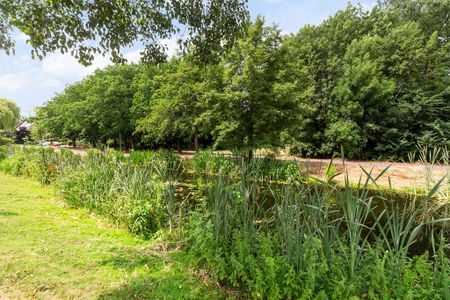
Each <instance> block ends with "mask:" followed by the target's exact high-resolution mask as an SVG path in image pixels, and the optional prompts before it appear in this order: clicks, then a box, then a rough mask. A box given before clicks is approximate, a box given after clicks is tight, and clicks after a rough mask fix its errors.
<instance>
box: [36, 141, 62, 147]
mask: <svg viewBox="0 0 450 300" xmlns="http://www.w3.org/2000/svg"><path fill="white" fill-rule="evenodd" d="M41 145H42V146H50V147H59V146H61V143H60V142H42V143H41Z"/></svg>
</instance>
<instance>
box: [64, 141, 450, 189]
mask: <svg viewBox="0 0 450 300" xmlns="http://www.w3.org/2000/svg"><path fill="white" fill-rule="evenodd" d="M69 149H71V150H72V151H73V152H75V153H77V154H80V155H84V154H85V153H86V150H85V149H83V148H69ZM217 153H218V154H220V155H225V156H228V155H231V153H230V152H228V151H217ZM194 154H195V152H194V151H183V152H182V153H181V156H182V158H183V159H184V160H190V159H192V157H193V156H194ZM278 158H279V159H283V160H296V161H299V162H301V163H302V164H304V167H305V170H307V172H308V173H309V174H310V175H311V176H314V177H317V178H323V175H324V171H325V169H326V167H327V165H328V164H329V163H330V160H329V159H308V158H299V157H294V156H287V155H282V156H279V157H278ZM333 164H334V166H335V167H336V170H337V172H339V173H342V174H341V175H339V176H338V177H337V178H336V179H337V180H340V181H343V180H344V174H346V173H347V174H348V177H349V179H350V181H351V182H352V183H355V184H357V183H358V181H359V180H360V178H361V181H364V180H366V178H367V175H366V174H365V172H364V171H363V169H364V170H365V171H366V172H368V173H371V176H372V177H373V178H375V177H377V176H378V175H379V174H380V173H381V172H383V170H385V169H386V168H388V169H387V171H386V172H385V173H384V174H383V175H382V176H381V177H380V178H379V179H378V180H377V184H379V185H382V186H385V187H388V186H389V181H390V182H391V185H392V186H393V187H395V188H396V189H414V188H426V187H427V185H428V186H430V185H431V186H433V185H434V184H435V183H436V182H437V181H439V180H440V179H441V178H443V177H444V176H446V175H448V174H450V166H443V165H429V164H421V163H399V162H396V163H390V162H372V161H349V160H346V161H345V162H343V161H342V160H340V159H335V160H334V161H333ZM444 182H445V181H444Z"/></svg>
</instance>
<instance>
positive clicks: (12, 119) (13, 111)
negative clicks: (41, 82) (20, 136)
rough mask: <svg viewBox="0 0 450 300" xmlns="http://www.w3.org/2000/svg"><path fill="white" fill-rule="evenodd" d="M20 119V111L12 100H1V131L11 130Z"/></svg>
mask: <svg viewBox="0 0 450 300" xmlns="http://www.w3.org/2000/svg"><path fill="white" fill-rule="evenodd" d="M19 119H20V109H19V107H18V106H17V105H16V104H15V103H14V102H13V101H11V100H8V99H4V98H0V130H11V129H14V127H15V126H16V125H17V123H18V122H19Z"/></svg>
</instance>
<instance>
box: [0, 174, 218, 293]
mask: <svg viewBox="0 0 450 300" xmlns="http://www.w3.org/2000/svg"><path fill="white" fill-rule="evenodd" d="M176 247H177V245H170V244H169V243H167V242H164V241H158V239H155V240H152V241H145V240H143V239H140V238H138V237H136V236H134V235H131V234H130V233H128V232H127V231H126V230H124V229H120V228H117V226H114V225H112V224H111V223H110V222H109V221H108V220H106V219H104V218H101V217H98V216H96V215H93V214H91V213H89V211H88V210H86V209H72V208H69V207H67V206H66V205H65V204H64V203H63V202H61V201H60V200H59V198H58V197H57V195H56V193H55V189H54V187H51V186H45V187H43V186H42V185H41V184H39V183H38V182H37V181H35V180H31V179H24V178H18V177H13V176H9V175H4V174H2V173H0V258H1V259H0V296H4V297H6V298H11V299H16V298H25V299H26V298H38V299H55V298H64V299H67V298H74V299H81V298H85V299H93V298H105V299H131V298H137V299H150V298H151V299H201V298H205V299H216V298H219V299H220V298H223V297H224V295H223V293H222V292H221V291H220V290H217V289H215V288H213V287H211V283H210V282H208V281H207V280H205V279H204V278H200V277H198V276H197V275H196V271H195V269H194V268H193V266H192V257H190V256H189V255H187V254H186V253H184V252H182V251H180V250H179V249H177V248H176ZM0 298H1V297H0Z"/></svg>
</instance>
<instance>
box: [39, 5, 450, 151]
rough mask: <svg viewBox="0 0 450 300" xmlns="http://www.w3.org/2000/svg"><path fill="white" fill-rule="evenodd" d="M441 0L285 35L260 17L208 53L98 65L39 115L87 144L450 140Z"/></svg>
mask: <svg viewBox="0 0 450 300" xmlns="http://www.w3.org/2000/svg"><path fill="white" fill-rule="evenodd" d="M419 4H420V6H418V7H416V5H419ZM419 8H420V11H421V13H420V14H417V13H414V12H415V10H417V9H419ZM449 8H450V0H439V1H428V0H417V1H412V0H411V1H393V0H392V1H383V2H381V1H380V2H379V3H378V4H377V5H376V6H375V7H374V8H373V9H372V10H370V11H367V10H365V9H363V8H362V7H361V6H358V5H356V6H355V5H349V6H348V7H347V8H346V9H344V10H341V11H338V12H337V13H336V14H335V15H334V16H331V17H330V18H328V19H327V20H325V21H324V22H323V23H322V24H320V25H317V26H309V25H308V26H305V27H303V28H301V29H300V30H299V31H298V33H296V34H290V35H284V36H283V35H282V34H281V32H280V30H279V29H278V28H277V27H276V26H267V25H265V24H264V19H263V18H260V17H258V18H256V19H255V20H254V21H253V22H248V21H246V22H245V24H244V25H243V27H244V31H243V33H242V35H241V37H240V38H239V39H238V41H237V42H236V43H235V45H234V46H233V47H231V48H230V49H229V50H228V51H226V52H224V53H223V55H221V56H220V57H219V58H220V59H219V60H218V61H213V62H208V63H205V62H203V63H199V62H198V60H196V58H195V56H194V55H192V54H190V53H185V54H184V55H182V56H180V57H179V58H174V59H172V60H170V61H168V62H166V63H164V64H158V65H147V66H144V65H124V66H114V67H108V68H106V69H105V70H102V71H97V72H96V73H95V74H93V75H91V76H89V77H88V78H86V79H85V80H83V81H81V82H79V83H77V84H75V85H73V86H69V87H68V88H67V89H66V90H65V91H64V92H63V93H62V94H61V95H58V96H56V97H55V98H54V99H52V100H51V101H49V102H48V103H47V104H46V105H45V106H43V107H42V108H40V109H39V111H38V118H37V121H38V123H39V124H40V127H42V128H46V129H47V130H50V129H51V128H54V129H52V130H51V131H52V134H53V135H54V136H55V137H58V138H66V139H80V140H85V141H87V142H90V143H91V144H93V145H98V144H103V145H106V144H108V143H109V144H111V145H115V146H121V145H124V146H125V147H132V146H133V145H134V146H140V147H159V146H164V147H174V146H175V145H176V146H177V147H178V146H180V147H184V148H186V147H187V148H193V149H198V148H199V147H215V148H226V149H230V150H238V151H240V152H242V153H244V152H245V153H248V154H249V155H251V153H252V151H253V150H255V149H259V148H271V149H280V148H285V149H289V150H290V151H291V152H292V153H294V154H301V155H306V156H315V157H320V156H330V155H332V154H333V153H334V152H337V151H340V149H341V147H342V148H344V150H345V152H346V153H347V155H348V156H350V157H359V158H378V157H380V156H384V157H385V158H393V159H398V158H401V157H406V155H407V153H408V152H409V151H411V150H413V149H415V147H416V145H417V144H418V143H419V144H426V145H429V146H444V147H445V146H450V118H449V116H450V88H449V86H450V76H449V70H450V64H449V57H450V55H449V53H450V40H449V37H448V30H447V29H446V28H444V27H446V26H447V25H446V24H447V23H446V21H445V17H444V15H443V14H442V13H441V10H444V11H449ZM432 15H433V16H436V19H433V18H431V17H430V16H432ZM44 119H47V120H44Z"/></svg>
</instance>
